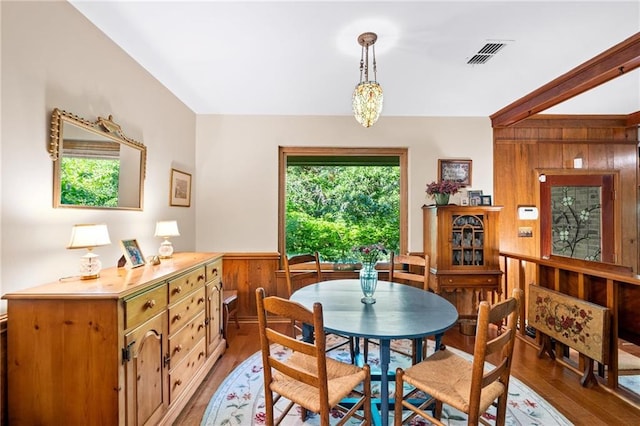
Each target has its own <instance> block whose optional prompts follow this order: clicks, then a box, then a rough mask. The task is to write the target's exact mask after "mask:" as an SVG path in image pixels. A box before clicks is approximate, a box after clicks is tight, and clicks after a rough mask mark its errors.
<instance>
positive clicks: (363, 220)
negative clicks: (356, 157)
mask: <svg viewBox="0 0 640 426" xmlns="http://www.w3.org/2000/svg"><path fill="white" fill-rule="evenodd" d="M286 209H287V211H286V242H287V244H286V251H287V255H289V256H291V255H293V254H299V253H310V252H314V251H318V252H319V253H320V256H321V258H322V261H324V262H349V261H355V260H356V259H355V258H354V253H353V251H352V249H353V247H355V246H361V245H365V244H375V243H381V244H383V245H384V246H385V247H386V248H388V249H389V251H395V252H398V249H399V245H400V167H398V166H289V167H287V191H286Z"/></svg>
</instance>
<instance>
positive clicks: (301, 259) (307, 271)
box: [283, 251, 355, 359]
mask: <svg viewBox="0 0 640 426" xmlns="http://www.w3.org/2000/svg"><path fill="white" fill-rule="evenodd" d="M283 264H284V273H285V278H286V280H287V291H288V293H289V294H288V297H291V295H292V294H293V292H295V291H296V290H298V289H300V288H302V287H304V286H307V285H310V284H316V283H319V282H321V281H323V279H322V267H321V265H320V255H319V254H318V252H317V251H316V252H314V253H313V254H309V253H307V254H298V255H295V256H291V257H286V256H284V257H283ZM291 327H292V328H293V336H294V337H296V338H297V337H299V336H301V335H302V324H299V323H296V322H292V323H291ZM336 336H338V337H339V338H340V339H339V341H338V342H337V343H336V344H334V345H332V346H330V347H329V348H328V349H327V351H332V350H334V349H337V348H339V347H342V346H345V345H349V351H350V352H349V353H350V354H351V356H352V359H353V356H354V342H355V339H353V338H352V337H349V336H341V335H338V334H336Z"/></svg>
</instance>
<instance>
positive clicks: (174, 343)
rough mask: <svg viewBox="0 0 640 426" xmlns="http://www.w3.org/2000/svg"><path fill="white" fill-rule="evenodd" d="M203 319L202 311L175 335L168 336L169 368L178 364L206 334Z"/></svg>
mask: <svg viewBox="0 0 640 426" xmlns="http://www.w3.org/2000/svg"><path fill="white" fill-rule="evenodd" d="M204 320H205V313H204V311H202V312H200V313H199V314H198V315H196V317H195V318H194V319H192V320H191V322H190V323H189V324H187V325H186V327H184V328H183V329H182V330H180V331H179V332H178V333H177V334H176V335H175V336H173V337H169V356H170V357H171V358H170V359H171V361H170V368H173V366H175V365H178V364H179V363H180V361H182V359H183V358H184V357H185V356H187V355H188V354H189V353H190V352H191V351H192V350H193V348H194V346H195V345H196V344H197V343H198V342H199V341H200V340H202V339H203V338H204V336H205V334H206V331H205V329H206V326H205V321H204Z"/></svg>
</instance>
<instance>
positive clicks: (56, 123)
mask: <svg viewBox="0 0 640 426" xmlns="http://www.w3.org/2000/svg"><path fill="white" fill-rule="evenodd" d="M64 123H69V124H72V125H74V126H77V127H80V128H82V129H85V130H87V131H89V132H92V133H95V134H97V135H100V136H104V137H105V138H108V139H111V140H112V141H114V142H117V143H119V144H121V145H125V146H128V147H130V148H133V149H135V150H138V151H140V172H139V188H140V191H139V194H138V198H139V200H138V206H137V207H120V206H118V207H107V206H102V207H101V206H85V205H75V204H63V203H62V200H61V188H60V164H61V161H60V153H61V151H62V146H63V139H64V135H63V130H62V127H63V124H64ZM48 151H49V156H50V157H51V159H52V160H53V207H54V208H60V207H65V208H79V209H108V210H142V209H143V202H144V180H145V177H146V163H147V147H146V146H145V145H144V144H142V143H141V142H138V141H136V140H134V139H131V138H129V137H127V136H126V135H125V134H124V133H123V132H122V129H121V128H120V126H119V125H118V124H116V123H115V122H114V121H113V118H112V116H111V115H109V118H102V117H98V119H97V120H96V121H95V122H91V121H89V120H86V119H84V118H81V117H78V116H77V115H75V114H72V113H69V112H67V111H64V110H61V109H58V108H54V109H53V112H52V113H51V137H50V141H49V147H48Z"/></svg>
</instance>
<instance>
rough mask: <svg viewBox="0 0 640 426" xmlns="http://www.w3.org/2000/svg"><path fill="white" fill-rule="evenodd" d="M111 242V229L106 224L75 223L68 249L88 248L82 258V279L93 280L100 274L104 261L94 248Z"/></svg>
mask: <svg viewBox="0 0 640 426" xmlns="http://www.w3.org/2000/svg"><path fill="white" fill-rule="evenodd" d="M107 244H111V239H110V238H109V230H108V229H107V225H105V224H98V225H95V224H86V225H74V226H73V228H72V229H71V239H70V240H69V245H68V246H67V248H68V249H79V248H86V249H87V253H86V254H85V255H84V256H82V257H81V258H80V279H82V280H91V279H95V278H98V277H99V276H100V270H101V269H102V262H100V259H98V255H97V254H95V253H93V251H92V250H93V248H94V247H98V246H105V245H107Z"/></svg>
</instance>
